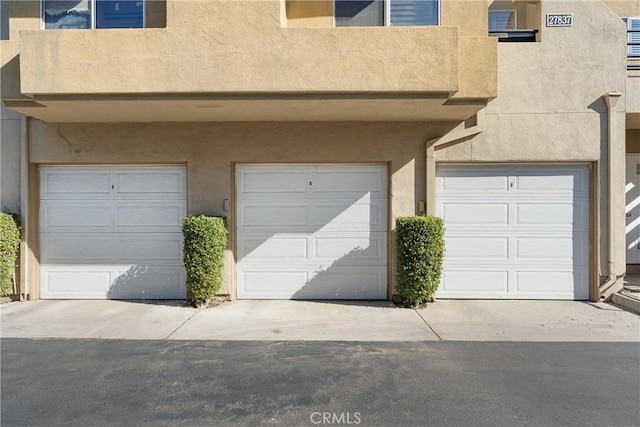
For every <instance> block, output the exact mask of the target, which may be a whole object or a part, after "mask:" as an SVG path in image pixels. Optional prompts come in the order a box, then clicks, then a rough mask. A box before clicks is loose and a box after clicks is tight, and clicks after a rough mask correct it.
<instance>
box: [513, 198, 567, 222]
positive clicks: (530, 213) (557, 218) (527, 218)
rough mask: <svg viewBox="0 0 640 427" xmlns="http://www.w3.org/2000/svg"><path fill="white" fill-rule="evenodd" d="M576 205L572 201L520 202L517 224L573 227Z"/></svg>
mask: <svg viewBox="0 0 640 427" xmlns="http://www.w3.org/2000/svg"><path fill="white" fill-rule="evenodd" d="M574 218H575V216H574V206H573V204H572V203H518V204H516V224H518V225H545V226H567V227H569V228H573V221H574Z"/></svg>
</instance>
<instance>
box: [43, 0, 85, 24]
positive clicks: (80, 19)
mask: <svg viewBox="0 0 640 427" xmlns="http://www.w3.org/2000/svg"><path fill="white" fill-rule="evenodd" d="M42 7H43V11H42V16H43V19H44V27H45V28H47V29H50V28H52V29H63V28H91V2H90V1H89V0H74V1H68V0H44V1H43V2H42Z"/></svg>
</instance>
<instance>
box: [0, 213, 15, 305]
mask: <svg viewBox="0 0 640 427" xmlns="http://www.w3.org/2000/svg"><path fill="white" fill-rule="evenodd" d="M19 249H20V227H19V226H18V223H17V219H16V218H15V217H14V216H13V215H11V214H8V213H4V212H0V297H6V296H7V295H11V294H12V293H13V279H14V274H13V273H14V271H15V267H16V260H17V258H18V250H19Z"/></svg>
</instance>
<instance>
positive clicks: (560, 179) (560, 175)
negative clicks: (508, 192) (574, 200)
mask: <svg viewBox="0 0 640 427" xmlns="http://www.w3.org/2000/svg"><path fill="white" fill-rule="evenodd" d="M513 174H514V175H515V177H516V178H515V182H516V189H517V190H518V191H519V192H522V193H526V192H531V193H534V194H541V193H548V194H549V195H551V196H555V195H557V194H558V193H569V194H571V195H573V196H575V197H588V196H589V179H588V174H587V173H586V170H585V169H584V168H571V167H555V168H554V167H543V168H525V169H515V171H514V172H513Z"/></svg>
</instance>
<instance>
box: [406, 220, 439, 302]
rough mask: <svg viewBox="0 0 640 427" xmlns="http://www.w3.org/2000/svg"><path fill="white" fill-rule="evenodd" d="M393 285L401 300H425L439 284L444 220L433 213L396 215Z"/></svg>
mask: <svg viewBox="0 0 640 427" xmlns="http://www.w3.org/2000/svg"><path fill="white" fill-rule="evenodd" d="M396 257H397V263H396V281H397V283H396V289H397V291H398V294H399V295H400V299H401V301H402V303H404V304H406V305H409V306H412V307H416V306H418V305H420V304H423V303H426V302H427V301H429V299H431V298H432V296H433V295H434V294H435V292H436V290H437V289H438V285H440V275H441V273H442V259H443V257H444V223H443V221H442V219H441V218H438V217H434V216H413V217H400V218H396Z"/></svg>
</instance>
